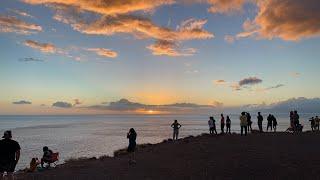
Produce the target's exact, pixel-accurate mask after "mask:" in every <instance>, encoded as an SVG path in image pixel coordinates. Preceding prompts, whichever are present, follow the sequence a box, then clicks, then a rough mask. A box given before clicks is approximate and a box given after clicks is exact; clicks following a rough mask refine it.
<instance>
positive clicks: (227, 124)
mask: <svg viewBox="0 0 320 180" xmlns="http://www.w3.org/2000/svg"><path fill="white" fill-rule="evenodd" d="M226 127H227V130H226V133H228V132H229V134H231V119H230V118H229V116H227V120H226Z"/></svg>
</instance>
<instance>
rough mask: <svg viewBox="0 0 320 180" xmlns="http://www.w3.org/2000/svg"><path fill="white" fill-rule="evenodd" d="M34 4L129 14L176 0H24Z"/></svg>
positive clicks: (150, 9) (111, 13) (107, 13)
mask: <svg viewBox="0 0 320 180" xmlns="http://www.w3.org/2000/svg"><path fill="white" fill-rule="evenodd" d="M22 1H23V2H25V3H28V4H33V5H39V4H44V5H55V6H57V5H60V6H61V5H63V6H69V7H73V8H77V9H79V10H81V11H88V12H93V13H98V14H102V15H111V16H113V15H119V14H128V13H132V12H136V11H144V12H150V11H152V10H154V9H155V8H157V7H160V6H163V5H170V4H174V3H175V2H176V1H175V0H121V1H119V0H102V1H101V0H100V1H92V0H22Z"/></svg>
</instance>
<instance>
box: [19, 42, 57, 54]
mask: <svg viewBox="0 0 320 180" xmlns="http://www.w3.org/2000/svg"><path fill="white" fill-rule="evenodd" d="M24 45H26V46H28V47H31V48H34V49H37V50H40V51H41V52H43V53H55V52H56V50H57V48H56V47H55V46H54V45H53V44H51V43H39V42H37V41H33V40H26V41H25V42H24Z"/></svg>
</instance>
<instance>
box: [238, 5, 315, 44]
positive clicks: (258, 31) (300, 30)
mask: <svg viewBox="0 0 320 180" xmlns="http://www.w3.org/2000/svg"><path fill="white" fill-rule="evenodd" d="M258 8H259V12H258V15H257V16H256V17H255V19H254V20H252V21H250V20H247V21H246V22H245V23H244V25H243V28H244V31H243V32H241V33H239V34H238V35H237V37H239V38H241V37H251V36H254V37H257V38H264V39H273V38H281V39H283V40H287V41H297V40H300V39H304V38H311V37H316V36H320V23H319V19H320V6H319V1H318V0H305V1H301V0H261V1H259V2H258Z"/></svg>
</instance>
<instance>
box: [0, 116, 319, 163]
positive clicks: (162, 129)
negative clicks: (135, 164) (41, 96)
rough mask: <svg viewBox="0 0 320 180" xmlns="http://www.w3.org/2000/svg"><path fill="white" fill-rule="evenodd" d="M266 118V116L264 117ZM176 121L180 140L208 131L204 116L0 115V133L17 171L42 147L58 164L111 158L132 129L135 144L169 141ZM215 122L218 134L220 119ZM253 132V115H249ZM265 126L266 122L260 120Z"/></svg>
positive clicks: (235, 127) (282, 122)
mask: <svg viewBox="0 0 320 180" xmlns="http://www.w3.org/2000/svg"><path fill="white" fill-rule="evenodd" d="M300 116H301V123H302V124H304V125H305V128H304V130H308V129H310V123H309V121H308V119H309V118H310V117H311V116H314V114H300ZM230 117H231V121H232V126H231V129H232V131H233V132H239V120H238V115H231V116H230ZM276 117H277V119H278V124H279V126H278V130H279V131H284V130H286V129H287V127H288V126H289V119H288V116H287V114H278V115H276ZM264 118H265V119H266V117H264ZM173 119H178V121H179V122H180V123H181V124H182V128H181V130H180V137H186V136H189V135H199V134H202V133H207V132H208V125H207V121H208V116H206V115H95V116H0V133H1V134H3V132H4V131H5V130H8V129H11V130H12V132H13V139H15V140H17V141H18V142H19V143H20V145H21V148H22V151H21V160H20V162H19V164H18V166H17V169H22V168H25V167H27V166H28V164H29V162H30V160H31V158H33V157H39V158H40V157H41V155H42V147H43V146H48V147H49V148H50V149H52V150H53V151H58V152H60V163H63V161H64V160H66V159H69V158H79V157H93V156H95V157H99V156H102V155H109V156H112V155H113V152H114V151H115V150H118V149H120V148H125V147H126V146H127V144H128V140H127V139H126V133H127V132H128V130H129V128H131V127H133V128H135V129H136V131H137V133H138V138H137V143H139V144H142V143H158V142H161V141H162V140H164V139H168V138H171V135H172V129H171V128H170V124H171V123H172V121H173ZM215 119H216V120H217V129H218V133H219V131H220V130H219V127H220V124H219V123H220V120H219V119H220V118H219V116H218V115H217V116H215ZM252 120H253V128H254V129H257V123H256V115H252ZM264 126H266V120H265V121H264Z"/></svg>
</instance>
